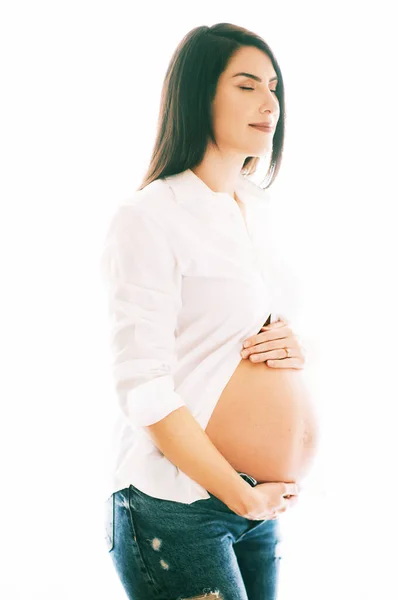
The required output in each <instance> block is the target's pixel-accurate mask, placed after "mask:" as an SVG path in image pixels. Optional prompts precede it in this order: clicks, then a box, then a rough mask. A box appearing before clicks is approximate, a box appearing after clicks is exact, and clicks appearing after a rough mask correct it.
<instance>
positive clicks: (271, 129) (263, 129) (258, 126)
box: [250, 125, 274, 131]
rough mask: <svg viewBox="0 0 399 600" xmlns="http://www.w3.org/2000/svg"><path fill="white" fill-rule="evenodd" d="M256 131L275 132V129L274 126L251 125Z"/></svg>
mask: <svg viewBox="0 0 399 600" xmlns="http://www.w3.org/2000/svg"><path fill="white" fill-rule="evenodd" d="M250 127H253V128H254V129H259V130H260V131H274V127H273V126H272V125H250Z"/></svg>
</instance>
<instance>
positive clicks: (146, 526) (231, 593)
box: [105, 472, 281, 600]
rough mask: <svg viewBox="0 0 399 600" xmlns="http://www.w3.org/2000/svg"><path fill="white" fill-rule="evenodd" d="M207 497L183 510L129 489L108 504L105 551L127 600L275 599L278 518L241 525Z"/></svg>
mask: <svg viewBox="0 0 399 600" xmlns="http://www.w3.org/2000/svg"><path fill="white" fill-rule="evenodd" d="M240 475H241V477H243V478H244V479H245V480H246V481H247V482H248V483H250V484H251V485H252V486H254V485H256V484H257V482H256V480H255V479H253V478H252V477H251V476H250V475H247V474H246V473H241V472H240ZM209 493H210V492H209ZM210 496H211V497H210V498H208V499H206V500H203V499H201V500H197V501H196V502H193V503H192V504H185V503H181V502H176V501H170V500H164V499H159V498H153V497H152V496H148V495H147V494H145V493H144V492H142V491H140V490H138V489H137V488H136V487H134V486H133V485H130V486H129V487H128V488H125V489H123V490H119V491H118V492H115V493H114V494H112V496H110V497H109V498H108V500H107V501H106V517H105V539H106V543H107V549H108V552H109V554H110V556H111V558H112V562H113V565H114V567H115V569H116V572H117V575H118V577H119V579H120V581H121V583H122V586H123V588H124V590H125V591H126V594H127V597H128V598H129V599H130V600H200V599H201V600H202V599H204V600H205V599H206V600H211V599H213V598H217V599H218V600H275V598H276V597H277V582H278V572H279V562H280V558H281V556H280V553H279V550H278V548H279V546H280V542H281V538H280V525H279V521H278V518H277V519H275V520H262V521H255V520H251V519H246V518H245V517H241V516H239V515H237V514H236V513H235V512H234V511H232V510H231V509H230V508H229V507H228V506H227V505H226V504H224V502H222V501H221V500H219V499H218V498H217V497H216V496H214V495H213V494H210Z"/></svg>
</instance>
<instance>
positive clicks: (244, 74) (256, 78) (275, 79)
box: [233, 72, 278, 83]
mask: <svg viewBox="0 0 399 600" xmlns="http://www.w3.org/2000/svg"><path fill="white" fill-rule="evenodd" d="M238 75H243V76H244V77H250V78H251V79H255V81H259V83H262V79H261V78H260V77H258V76H257V75H253V74H252V73H243V72H242V73H236V74H235V75H233V77H238ZM271 81H278V77H277V75H276V77H272V78H271V79H269V83H270V82H271Z"/></svg>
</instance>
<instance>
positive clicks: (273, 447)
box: [205, 358, 317, 483]
mask: <svg viewBox="0 0 399 600" xmlns="http://www.w3.org/2000/svg"><path fill="white" fill-rule="evenodd" d="M205 432H206V433H207V435H208V436H209V437H210V439H211V441H212V442H213V444H214V445H215V446H216V447H217V449H218V450H219V452H221V453H222V454H223V456H224V457H225V458H226V460H228V461H229V463H230V464H231V465H232V466H233V467H234V469H235V470H236V471H241V472H244V473H247V474H248V475H252V477H254V478H255V479H256V480H257V481H258V483H263V482H266V481H285V482H293V481H296V482H299V481H301V479H303V478H304V477H305V475H306V474H307V473H308V471H309V468H310V466H311V463H312V459H313V457H314V454H315V451H316V446H317V422H316V415H315V413H314V410H313V408H312V402H311V398H310V394H309V390H308V389H307V387H306V385H305V382H304V380H303V376H302V373H301V369H286V368H285V369H282V368H272V367H268V366H267V365H266V363H264V362H261V363H252V362H251V361H250V360H249V359H248V358H247V359H242V360H241V361H240V363H239V365H238V367H237V368H236V370H235V371H234V373H233V375H232V376H231V378H230V379H229V381H228V383H227V385H226V386H225V387H224V389H223V391H222V393H221V395H220V397H219V399H218V402H217V404H216V407H215V409H214V411H213V412H212V414H211V417H210V419H209V422H208V424H207V426H206V429H205Z"/></svg>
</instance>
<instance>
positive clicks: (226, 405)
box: [102, 23, 317, 600]
mask: <svg viewBox="0 0 399 600" xmlns="http://www.w3.org/2000/svg"><path fill="white" fill-rule="evenodd" d="M138 89H143V90H144V91H143V93H147V92H146V89H147V87H146V86H145V85H144V86H143V87H141V85H140V88H138ZM283 142H284V86H283V78H282V73H281V70H280V68H279V66H278V63H277V61H276V58H275V57H274V55H273V54H272V52H271V50H270V48H269V46H268V45H267V44H266V42H265V41H264V40H263V39H262V38H260V37H259V36H258V35H256V34H254V33H251V32H250V31H248V30H246V29H244V28H241V27H238V26H235V25H232V24H229V23H220V24H217V25H214V26H212V27H207V26H200V27H197V28H195V29H193V30H192V31H190V32H189V33H188V34H187V35H186V36H185V37H184V38H183V40H182V41H181V43H180V44H179V46H178V47H177V49H176V51H175V52H174V54H173V56H172V59H171V61H170V64H169V66H168V69H167V73H166V76H165V81H164V85H163V90H162V97H161V108H160V115H159V120H158V131H157V137H156V141H155V147H154V150H153V154H152V158H151V163H150V166H149V168H148V170H147V173H146V176H145V178H144V181H143V183H142V185H141V187H140V188H139V189H138V190H137V191H136V192H135V193H134V194H133V197H132V198H130V199H129V200H127V201H126V202H124V203H123V204H122V205H121V206H119V207H118V208H117V210H116V212H115V214H114V216H113V218H112V220H111V223H110V226H109V229H108V231H107V235H106V238H105V245H104V253H103V258H102V267H103V274H104V276H105V279H106V282H107V285H108V286H109V287H108V298H109V312H110V316H111V318H112V325H113V327H112V336H111V337H112V346H113V351H114V363H113V369H114V378H115V389H116V394H117V398H118V407H119V413H118V414H119V416H118V422H117V424H116V427H115V429H114V437H113V447H114V448H115V455H114V461H113V467H112V472H111V476H110V480H109V495H108V496H107V500H106V503H105V506H106V520H105V534H106V541H107V548H108V551H109V553H110V556H111V558H112V563H113V565H114V567H115V570H116V573H117V575H118V577H119V580H120V582H121V583H122V585H123V587H124V590H125V591H126V594H127V596H128V597H129V598H131V599H135V600H151V599H152V598H153V599H154V600H198V599H200V598H207V599H211V598H218V599H219V600H222V599H224V600H273V599H275V598H276V596H277V582H278V569H279V560H280V554H279V552H278V551H277V548H278V542H279V541H280V539H281V538H280V529H279V521H278V517H279V515H280V514H282V513H283V512H284V511H286V510H287V509H289V508H290V507H291V506H293V505H294V503H295V501H296V500H297V498H298V494H299V491H300V485H301V480H302V479H303V477H304V476H305V474H306V473H307V472H308V471H309V468H310V465H311V462H312V458H313V456H314V453H315V449H316V447H317V424H316V419H315V414H314V411H313V407H312V403H311V399H310V397H309V394H308V390H307V389H306V386H305V384H304V381H303V378H302V373H301V371H302V369H303V366H304V356H303V349H302V347H301V345H300V343H299V341H298V339H297V337H296V334H295V331H294V330H293V328H292V327H291V323H290V319H289V318H288V319H287V317H286V310H285V308H284V307H285V301H286V300H287V298H286V295H285V294H284V286H282V284H281V278H280V277H279V275H280V274H279V269H278V268H276V263H275V262H274V261H273V246H272V244H271V236H270V227H271V225H270V224H271V219H270V206H269V204H270V192H269V188H270V187H271V184H272V183H273V181H274V179H275V178H276V176H277V174H278V171H279V167H280V164H281V160H282V149H283ZM263 156H265V157H268V159H269V160H268V170H267V173H266V175H267V176H270V181H269V184H268V186H267V187H261V186H259V185H258V184H256V183H255V182H254V180H253V179H251V178H250V177H249V176H250V175H254V174H259V171H260V158H261V157H263ZM288 312H289V311H288ZM247 341H248V342H249V345H248V347H247V348H244V346H245V342H247ZM245 352H246V354H245Z"/></svg>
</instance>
